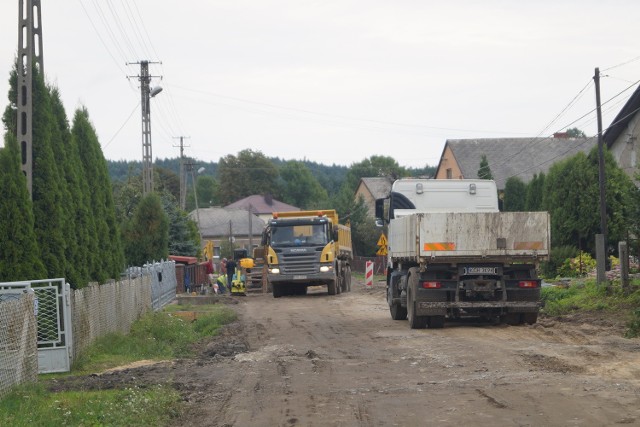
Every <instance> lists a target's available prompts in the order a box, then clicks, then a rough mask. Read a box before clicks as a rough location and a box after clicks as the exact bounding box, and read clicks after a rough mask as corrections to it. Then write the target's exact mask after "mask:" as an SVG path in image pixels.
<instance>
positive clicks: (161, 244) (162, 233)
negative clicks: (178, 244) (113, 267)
mask: <svg viewBox="0 0 640 427" xmlns="http://www.w3.org/2000/svg"><path fill="white" fill-rule="evenodd" d="M123 239H124V242H125V254H126V259H127V264H128V265H143V264H145V263H147V262H152V261H159V260H161V259H166V258H167V257H168V255H169V249H168V247H169V218H168V217H167V214H166V213H165V211H164V209H163V207H162V201H161V200H160V196H158V194H157V193H150V194H147V195H146V196H145V197H143V198H142V200H141V201H140V204H138V206H137V207H136V209H135V211H134V213H133V217H132V218H131V220H130V221H127V222H126V223H125V224H124V225H123Z"/></svg>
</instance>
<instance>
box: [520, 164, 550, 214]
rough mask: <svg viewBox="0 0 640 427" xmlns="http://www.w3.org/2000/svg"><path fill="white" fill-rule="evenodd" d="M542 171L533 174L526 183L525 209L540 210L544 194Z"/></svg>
mask: <svg viewBox="0 0 640 427" xmlns="http://www.w3.org/2000/svg"><path fill="white" fill-rule="evenodd" d="M544 178H545V175H544V173H542V172H541V173H540V174H539V175H538V174H534V175H533V179H532V180H531V181H529V183H528V184H527V198H526V200H525V203H524V210H525V211H528V212H529V211H541V210H543V207H542V197H543V195H544Z"/></svg>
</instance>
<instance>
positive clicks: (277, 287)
mask: <svg viewBox="0 0 640 427" xmlns="http://www.w3.org/2000/svg"><path fill="white" fill-rule="evenodd" d="M282 286H283V285H281V284H280V283H274V284H273V285H272V287H273V297H274V298H280V297H281V296H282Z"/></svg>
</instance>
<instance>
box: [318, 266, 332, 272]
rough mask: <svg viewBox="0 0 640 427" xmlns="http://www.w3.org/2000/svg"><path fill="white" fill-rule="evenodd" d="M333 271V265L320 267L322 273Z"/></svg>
mask: <svg viewBox="0 0 640 427" xmlns="http://www.w3.org/2000/svg"><path fill="white" fill-rule="evenodd" d="M331 270H333V266H332V265H323V266H321V267H320V273H328V272H330V271H331Z"/></svg>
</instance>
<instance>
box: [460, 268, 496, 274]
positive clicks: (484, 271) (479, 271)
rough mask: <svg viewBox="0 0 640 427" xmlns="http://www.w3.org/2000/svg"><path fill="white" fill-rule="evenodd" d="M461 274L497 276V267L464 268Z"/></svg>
mask: <svg viewBox="0 0 640 427" xmlns="http://www.w3.org/2000/svg"><path fill="white" fill-rule="evenodd" d="M463 274H498V267H465V268H464V273H463Z"/></svg>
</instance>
